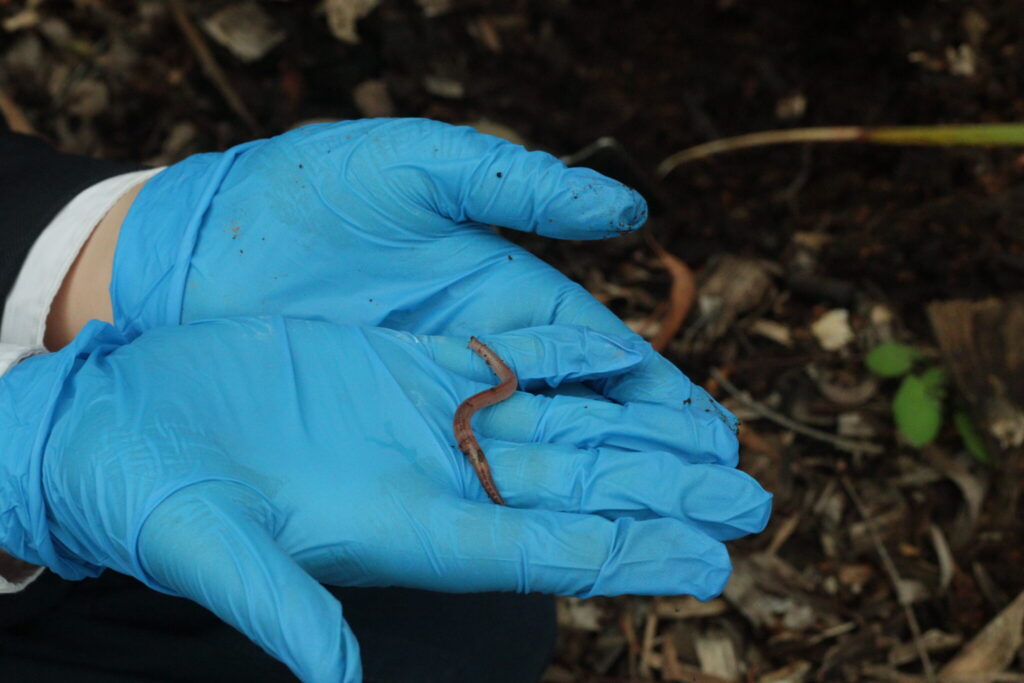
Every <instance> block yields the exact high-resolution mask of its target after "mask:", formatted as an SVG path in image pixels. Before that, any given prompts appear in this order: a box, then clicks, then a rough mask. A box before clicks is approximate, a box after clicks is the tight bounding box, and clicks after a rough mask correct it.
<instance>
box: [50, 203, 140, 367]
mask: <svg viewBox="0 0 1024 683" xmlns="http://www.w3.org/2000/svg"><path fill="white" fill-rule="evenodd" d="M144 185H145V183H140V184H138V185H136V186H135V187H133V188H132V189H131V190H129V191H128V192H127V193H125V195H124V196H123V197H121V198H120V199H119V200H117V202H116V203H115V204H114V206H113V207H111V209H110V211H108V212H107V213H106V215H105V216H103V218H102V220H100V222H99V223H98V224H97V225H96V228H95V229H94V230H93V231H92V234H91V235H90V236H89V239H88V240H87V241H86V242H85V245H84V246H83V247H82V250H81V251H80V252H79V253H78V257H77V258H76V259H75V261H74V263H73V264H72V266H71V268H70V269H69V270H68V273H67V275H66V276H65V277H64V281H63V283H62V284H61V287H60V289H59V290H58V291H57V295H56V296H55V297H54V299H53V303H52V304H51V306H50V312H49V314H48V315H47V318H46V334H45V337H44V344H45V345H46V348H47V349H49V350H50V351H56V350H58V349H61V348H63V347H65V346H67V345H68V344H69V343H70V342H71V340H72V339H74V338H75V335H77V334H78V333H79V332H80V331H81V329H82V328H83V327H85V324H86V323H87V322H89V321H90V320H102V321H104V322H109V323H112V322H113V320H114V317H113V313H112V309H111V303H110V277H111V271H112V269H113V263H114V251H115V250H116V248H117V238H118V236H119V235H120V232H121V224H122V223H123V222H124V219H125V216H127V215H128V211H129V209H131V206H132V203H133V202H134V201H135V198H136V197H137V196H138V194H139V192H140V191H141V190H142V187H143V186H144Z"/></svg>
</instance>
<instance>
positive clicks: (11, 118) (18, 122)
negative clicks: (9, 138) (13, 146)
mask: <svg viewBox="0 0 1024 683" xmlns="http://www.w3.org/2000/svg"><path fill="white" fill-rule="evenodd" d="M0 114H2V115H3V117H4V118H5V119H7V125H8V126H9V127H10V129H11V130H12V131H14V132H15V133H22V134H24V135H36V130H35V128H33V127H32V124H31V123H29V120H28V117H27V116H25V113H24V112H23V111H22V110H21V107H19V106H18V103H17V102H15V101H14V100H12V99H11V98H10V96H9V95H8V94H7V93H6V92H4V90H3V88H0Z"/></svg>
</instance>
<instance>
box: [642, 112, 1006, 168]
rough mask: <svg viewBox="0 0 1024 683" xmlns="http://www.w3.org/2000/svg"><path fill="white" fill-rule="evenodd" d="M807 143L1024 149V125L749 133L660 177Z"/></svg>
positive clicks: (695, 152)
mask: <svg viewBox="0 0 1024 683" xmlns="http://www.w3.org/2000/svg"><path fill="white" fill-rule="evenodd" d="M807 142H832V143H836V142H860V143H864V144H873V145H916V146H939V147H949V146H954V145H964V146H994V145H1004V146H1020V145H1024V124H1021V123H964V124H949V125H938V126H879V127H877V128H871V127H866V126H830V127H825V128H789V129H786V130H766V131H761V132H758V133H747V134H746V135H737V136H736V137H731V138H722V139H720V140H712V141H711V142H705V143H703V144H700V145H696V146H694V147H689V148H687V149H684V150H682V151H679V152H676V153H675V154H672V155H671V156H668V157H666V158H665V159H664V160H663V161H662V162H661V163H660V164H658V175H659V176H661V177H665V176H667V175H668V174H669V173H671V172H672V171H674V170H675V169H676V168H677V167H679V166H681V165H683V164H686V163H690V162H693V161H697V160H699V159H706V158H708V157H712V156H715V155H717V154H722V153H725V152H734V151H736V150H740V149H749V148H751V147H764V146H767V145H784V144H794V143H807Z"/></svg>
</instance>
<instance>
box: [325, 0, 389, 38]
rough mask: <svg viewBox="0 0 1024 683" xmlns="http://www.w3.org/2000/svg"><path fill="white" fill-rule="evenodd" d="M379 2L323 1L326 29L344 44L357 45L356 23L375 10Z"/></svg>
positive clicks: (358, 0) (362, 0) (378, 0)
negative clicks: (325, 13)
mask: <svg viewBox="0 0 1024 683" xmlns="http://www.w3.org/2000/svg"><path fill="white" fill-rule="evenodd" d="M379 4H380V0H324V10H326V12H327V27H328V28H329V29H330V30H331V33H332V34H334V37H335V38H337V39H338V40H341V41H343V42H346V43H352V44H355V43H358V42H359V34H358V33H356V22H358V21H359V20H360V19H362V18H363V17H365V16H367V15H368V14H370V12H372V11H373V10H375V9H376V8H377V5H379Z"/></svg>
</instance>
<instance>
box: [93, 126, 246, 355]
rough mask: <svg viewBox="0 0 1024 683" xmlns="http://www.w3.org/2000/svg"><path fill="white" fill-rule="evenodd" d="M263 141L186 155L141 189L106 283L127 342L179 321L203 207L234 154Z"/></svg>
mask: <svg viewBox="0 0 1024 683" xmlns="http://www.w3.org/2000/svg"><path fill="white" fill-rule="evenodd" d="M265 142H266V141H265V140H253V141H251V142H246V143H244V144H241V145H238V146H237V147H232V148H231V149H229V150H227V151H226V152H223V153H211V154H197V155H195V156H191V157H189V158H188V159H185V160H184V161H181V162H179V163H177V164H174V165H173V166H170V167H168V168H166V169H164V170H163V171H161V172H160V173H158V174H157V175H155V176H153V177H152V178H151V179H150V180H149V182H147V183H146V184H145V186H144V187H143V188H142V191H141V192H140V193H139V196H138V197H136V199H135V201H134V202H133V203H132V207H131V209H130V210H129V211H128V215H127V216H126V217H125V219H124V222H123V223H122V224H121V232H120V235H119V236H118V240H117V249H116V251H115V252H114V268H113V275H112V278H111V282H110V299H111V303H112V304H113V309H114V322H115V323H116V325H117V328H118V329H119V330H121V331H122V332H123V333H124V334H125V335H126V336H127V337H128V339H134V338H135V337H137V336H138V335H140V334H141V333H142V332H143V331H144V330H147V329H150V328H153V327H162V326H164V325H178V324H180V323H181V305H182V299H183V298H184V295H185V280H186V278H187V277H188V269H189V263H190V261H191V259H192V251H193V249H194V247H195V243H196V240H197V239H198V235H199V227H200V226H201V225H202V223H203V218H204V216H205V215H206V212H207V209H208V208H209V206H210V203H211V202H212V201H213V197H214V195H215V194H216V193H217V191H218V190H219V189H220V185H221V182H222V181H223V180H224V177H225V176H226V175H227V173H228V171H229V170H231V167H232V165H233V164H234V162H235V159H237V157H238V155H239V154H241V153H242V152H244V151H246V150H247V149H249V148H251V147H253V146H256V145H262V144H263V143H265Z"/></svg>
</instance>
